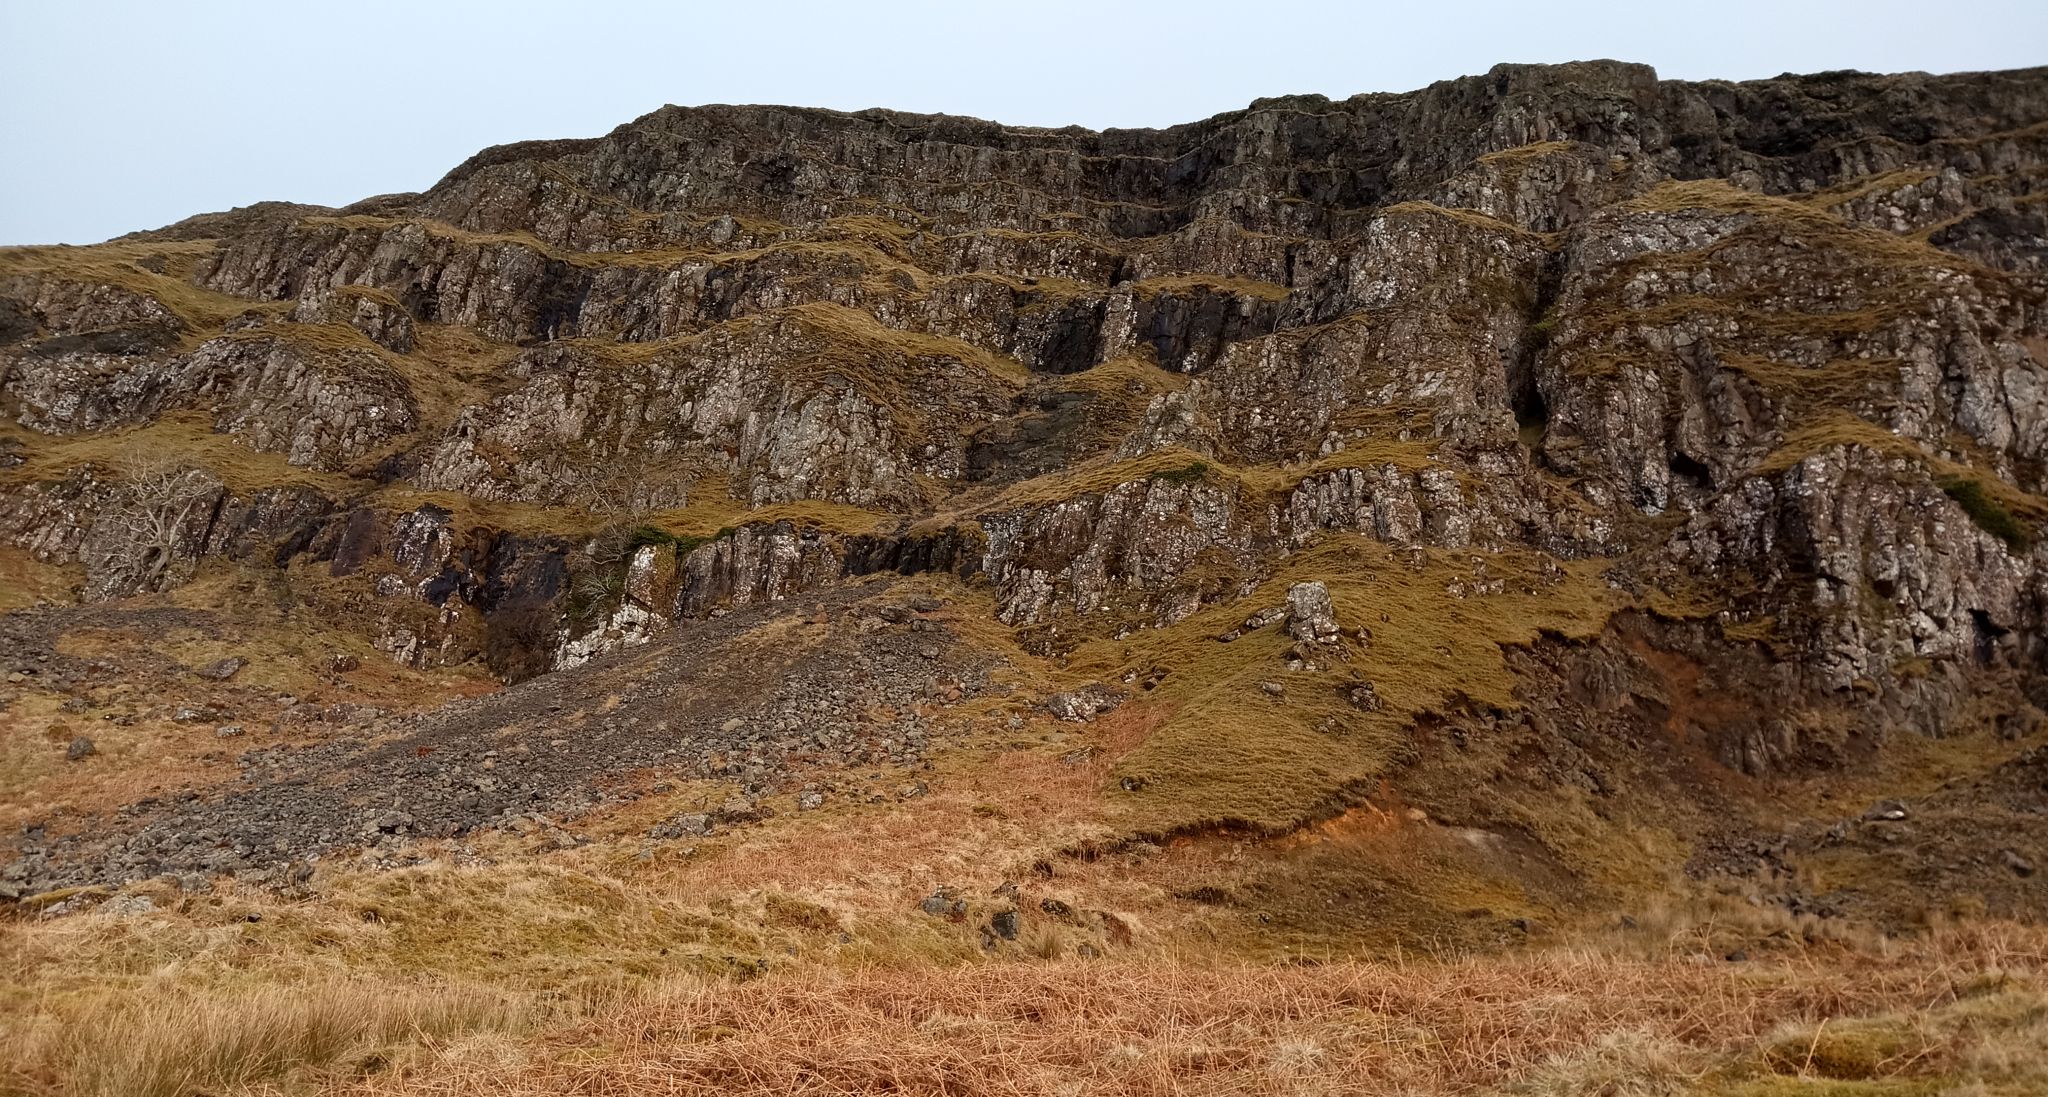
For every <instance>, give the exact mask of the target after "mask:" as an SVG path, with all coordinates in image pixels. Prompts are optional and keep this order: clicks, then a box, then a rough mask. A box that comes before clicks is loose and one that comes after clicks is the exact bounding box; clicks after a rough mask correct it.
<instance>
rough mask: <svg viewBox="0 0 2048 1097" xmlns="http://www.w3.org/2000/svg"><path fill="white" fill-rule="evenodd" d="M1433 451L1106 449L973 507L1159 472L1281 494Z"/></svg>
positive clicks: (1401, 446)
mask: <svg viewBox="0 0 2048 1097" xmlns="http://www.w3.org/2000/svg"><path fill="white" fill-rule="evenodd" d="M1435 450H1436V444H1435V442H1434V440H1432V439H1415V440H1410V441H1401V440H1398V439H1393V438H1366V439H1354V440H1353V441H1352V443H1351V445H1350V446H1348V447H1347V448H1345V449H1343V450H1341V451H1338V452H1336V453H1327V454H1323V455H1321V456H1318V457H1316V458H1314V459H1313V460H1310V461H1304V462H1301V463H1299V464H1283V465H1250V466H1238V465H1231V464H1228V463H1226V462H1223V461H1219V460H1217V459H1215V458H1213V457H1208V456H1205V455H1203V454H1200V453H1196V452H1195V451H1193V450H1189V449H1183V448H1181V447H1178V446H1169V447H1167V448H1164V449H1157V450H1153V451H1152V452H1150V453H1146V454H1143V455H1141V456H1137V457H1118V456H1116V455H1115V454H1104V455H1101V456H1098V457H1092V458H1089V459H1087V460H1085V461H1078V462H1075V463H1074V464H1073V465H1071V466H1069V467H1068V468H1065V469H1062V470H1060V471H1058V472H1053V473H1047V474H1046V475H1044V476H1037V477H1033V478H1031V479H1029V480H1025V481H1023V482H1021V483H1018V484H1013V485H1011V486H1010V487H1008V488H1005V489H1003V491H1001V492H1000V493H998V494H997V495H996V496H995V497H994V498H993V499H990V500H988V501H987V502H986V503H983V504H981V505H979V506H977V507H976V508H975V509H977V510H980V511H983V512H986V513H995V512H999V511H1005V510H1015V509H1018V508H1022V507H1028V506H1040V505H1043V504H1046V503H1058V502H1063V501H1065V500H1068V499H1075V498H1079V497H1080V496H1083V495H1099V494H1102V493H1104V492H1107V491H1110V490H1112V489H1114V488H1118V487H1121V486H1123V485H1124V484H1129V483H1133V482H1136V481H1143V480H1150V479H1158V478H1161V477H1167V478H1172V479H1175V480H1176V481H1177V482H1183V483H1187V482H1195V481H1200V482H1203V483H1208V484H1215V485H1236V486H1237V487H1239V488H1240V489H1242V490H1244V491H1246V492H1249V493H1252V494H1256V495H1282V494H1285V493H1287V492H1290V491H1292V490H1294V488H1295V487H1296V486H1297V485H1299V484H1300V483H1301V482H1302V481H1303V480H1304V479H1307V478H1308V477H1310V476H1314V475H1317V474H1318V473H1323V472H1328V471H1330V470H1332V469H1340V468H1379V467H1382V466H1385V465H1393V466H1394V467H1396V468H1399V469H1402V470H1404V471H1408V472H1415V471H1420V470H1421V469H1423V468H1426V467H1428V465H1429V463H1430V458H1431V456H1432V454H1434V453H1435Z"/></svg>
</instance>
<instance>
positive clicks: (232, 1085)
mask: <svg viewBox="0 0 2048 1097" xmlns="http://www.w3.org/2000/svg"><path fill="white" fill-rule="evenodd" d="M531 1009H532V1006H531V1004H530V1003H527V1002H524V1001H522V1000H520V999H517V998H513V997H509V996H506V995H503V994H499V993H493V992H488V991H478V990H476V989H473V988H461V989H457V988H409V987H402V986H394V985H391V984H388V983H377V982H343V981H334V982H324V983H319V984H313V985H307V986H295V987H286V986H259V987H253V988H247V989H243V990H239V991H235V992H231V993H223V992H220V991H215V992H212V993H202V994H193V993H181V992H176V991H171V992H162V991H155V992H147V993H141V994H133V995H126V994H100V995H94V996H90V997H87V998H84V999H82V1000H74V1001H70V1002H66V1003H64V1004H62V1005H60V1006H57V1007H55V1008H53V1009H52V1010H51V1011H49V1012H47V1013H44V1014H43V1015H41V1016H40V1017H38V1018H37V1019H36V1023H32V1024H29V1025H25V1026H23V1027H20V1028H16V1029H12V1030H10V1031H7V1032H5V1033H0V1061H4V1062H5V1063H6V1064H7V1065H6V1066H5V1068H4V1073H0V1092H8V1093H18V1094H22V1095H31V1094H33V1095H42V1094H50V1095H55V1094H66V1095H72V1097H192V1095H193V1094H202V1093H219V1092H223V1091H226V1092H237V1093H242V1092H249V1091H250V1090H251V1089H252V1088H254V1087H257V1086H260V1085H264V1084H266V1083H270V1082H273V1081H277V1080H279V1079H283V1078H288V1077H291V1076H293V1075H298V1076H300V1077H302V1078H303V1077H305V1076H306V1075H308V1074H309V1073H312V1072H321V1071H341V1072H344V1073H363V1072H368V1071H375V1070H378V1069H382V1067H383V1066H385V1065H386V1063H387V1058H386V1057H387V1055H389V1054H391V1053H392V1052H393V1051H394V1050H396V1049H397V1048H398V1047H400V1046H403V1045H406V1044H410V1043H413V1042H416V1041H420V1040H425V1039H435V1038H446V1037H451V1036H458V1035H462V1034H465V1033H470V1032H476V1031H480V1030H484V1031H508V1030H512V1029H515V1028H516V1027H517V1026H518V1025H519V1024H520V1023H521V1021H522V1020H523V1019H524V1017H525V1016H526V1015H527V1014H528V1013H529V1011H530V1010H531Z"/></svg>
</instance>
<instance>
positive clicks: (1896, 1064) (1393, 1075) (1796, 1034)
mask: <svg viewBox="0 0 2048 1097" xmlns="http://www.w3.org/2000/svg"><path fill="white" fill-rule="evenodd" d="M2042 944H2043V937H2042V935H2041V933H2040V931H2038V930H2031V931H2021V930H2011V929H1998V930H1987V931H1982V932H1977V933H1972V934H1951V935H1947V936H1943V937H1940V938H1937V939H1931V940H1927V941H1923V942H1919V943H1916V944H1913V945H1910V946H1904V947H1900V948H1896V949H1893V950H1888V951H1876V952H1854V951H1849V950H1844V949H1833V948H1831V949H1826V950H1821V951H1816V952H1813V953H1809V954H1803V955H1801V956H1798V957H1796V958H1792V959H1788V960H1784V961H1780V962H1772V963H1764V964H1727V963H1719V962H1695V961H1693V960H1692V959H1690V958H1675V957H1663V958H1656V959H1641V960H1637V959H1623V958H1619V957H1617V956H1616V955H1614V954H1612V953H1609V952H1604V951H1598V950H1561V951H1554V952H1547V953H1541V954H1533V955H1522V956H1515V957H1507V958H1492V959H1484V960H1468V961H1458V962H1434V961H1421V962H1410V963H1396V962H1390V963H1345V964H1333V965H1328V966H1307V967H1303V966H1278V965H1269V966H1247V965H1237V964H1205V963H1196V962H1173V961H1168V962H1160V963H1150V964H1139V963H1129V962H1119V961H1099V962H1088V961H1079V960H1074V961H1056V962H1050V963H1030V962H1021V963H1003V964H976V965H965V966H953V967H945V968H935V969H927V970H923V971H914V972H906V971H902V970H853V971H828V970H811V971H806V972H801V973H797V974H792V975H787V976H776V977H770V978H765V979H760V980H756V981H753V982H748V983H744V984H739V985H733V984H730V983H718V984H711V985H685V986H681V987H677V988H672V989H669V990H666V991H663V992H659V993H656V994H653V995H651V996H649V997H648V998H647V999H645V1000H638V1001H632V1002H628V1003H623V1004H621V1005H619V1006H617V1007H614V1008H612V1009H608V1010H603V1011H600V1012H599V1014H598V1015H597V1016H595V1017H593V1018H592V1019H591V1020H589V1021H587V1022H584V1023H581V1024H577V1025H574V1026H570V1027H568V1028H566V1029H563V1030H560V1031H557V1032H554V1033H551V1034H549V1035H547V1036H546V1037H544V1038H543V1039H541V1040H539V1041H536V1042H535V1043H533V1044H531V1045H529V1046H528V1047H527V1048H525V1050H524V1054H523V1055H522V1056H521V1061H520V1062H519V1063H518V1065H517V1066H516V1067H512V1068H510V1069H507V1068H506V1067H505V1065H504V1064H502V1063H497V1064H475V1063H468V1062H464V1061H462V1060H461V1059H460V1058H459V1057H454V1056H450V1057H447V1058H445V1059H443V1061H441V1062H439V1063H436V1064H434V1065H432V1066H428V1067H426V1068H424V1069H418V1070H404V1071H398V1072H394V1073H392V1074H389V1075H386V1076H383V1077H381V1078H375V1079H368V1080H365V1081H363V1082H362V1083H361V1084H360V1085H359V1086H357V1087H356V1088H355V1089H353V1090H352V1092H358V1093H367V1094H378V1095H390V1097H397V1095H426V1094H465V1095H469V1094H506V1095H511V1094H522V1095H523V1094H536V1095H537V1094H563V1093H583V1094H600V1093H601V1094H618V1095H626V1094H633V1095H638V1094H682V1093H725V1094H807V1093H818V1094H822V1093H907V1094H1016V1095H1023V1094H1046V1095H1054V1094H1060V1095H1065V1094H1212V1093H1213V1094H1224V1093H1229V1094H1318V1093H1333V1094H1334V1093H1356V1094H1366V1093H1402V1094H1469V1093H1483V1092H1495V1091H1498V1090H1500V1089H1501V1088H1504V1087H1513V1088H1514V1089H1516V1090H1518V1091H1521V1092H1533V1093H1552V1094H1581V1093H1606V1094H1674V1095H1675V1094H1680V1093H1711V1092H1830V1093H1844V1094H1847V1093H1857V1094H1870V1095H1876V1094H1881V1093H1898V1092H1916V1091H1918V1092H1926V1091H1929V1090H1930V1089H1931V1085H1932V1084H1933V1083H1940V1084H1944V1085H1946V1084H1955V1083H1964V1082H1968V1083H1974V1084H1980V1085H1987V1086H1999V1087H2006V1086H2010V1087H2012V1088H2009V1089H2005V1090H2004V1091H2005V1092H2012V1093H2020V1092H2039V1091H2038V1089H2025V1088H2021V1087H2026V1086H2032V1085H2038V1084H2040V1083H2042V1082H2043V1081H2048V1075H2044V1074H2043V1073H2042V1070H2043V1066H2044V1064H2043V1062H2042V1057H2041V1056H2040V1054H2039V1052H2038V1047H2037V1046H2036V1047H2035V1050H2034V1051H2032V1052H2029V1051H2028V1048H2029V1046H2030V1045H2031V1042H2032V1041H2033V1040H2035V1039H2036V1038H2038V1036H2039V1035H2040V1033H2041V1031H2042V1017H2043V1015H2044V1014H2043V1010H2044V1006H2048V1000H2044V998H2043V997H2042V994H2041V991H2040V989H2039V983H2038V980H2039V978H2040V976H2041V974H2042V965H2043V961H2044V954H2043V951H2042ZM1848 1018H1865V1020H1862V1021H1860V1022H1858V1023H1857V1024H1855V1025H1853V1026H1851V1027H1850V1029H1848V1031H1852V1032H1865V1033H1868V1032H1873V1031H1876V1032H1883V1033H1886V1034H1888V1035H1887V1036H1886V1037H1885V1039H1884V1040H1883V1041H1881V1042H1880V1043H1879V1052H1878V1053H1877V1054H1875V1055H1871V1056H1864V1057H1860V1058H1859V1057H1858V1050H1857V1048H1855V1047H1854V1046H1851V1045H1848V1044H1844V1045H1842V1046H1840V1047H1838V1046H1837V1044H1836V1043H1834V1042H1831V1040H1833V1037H1831V1036H1830V1035H1829V1034H1828V1030H1829V1029H1834V1030H1835V1031H1837V1032H1839V1031H1844V1030H1843V1029H1842V1028H1841V1027H1840V1026H1842V1025H1843V1023H1844V1020H1845V1019H1848ZM1802 1040H1804V1042H1805V1043H1806V1044H1807V1045H1808V1046H1809V1047H1811V1048H1812V1049H1813V1050H1812V1053H1811V1054H1806V1053H1803V1052H1799V1051H1798V1045H1800V1044H1801V1042H1802ZM1887 1048H1907V1049H1912V1050H1910V1051H1908V1052H1907V1053H1904V1054H1893V1053H1890V1052H1887V1051H1885V1050H1884V1049H1887ZM1914 1052H1918V1053H1917V1054H1915V1053H1914ZM1834 1063H1847V1064H1850V1066H1849V1067H1848V1068H1846V1069H1844V1070H1843V1071H1841V1072H1840V1073H1847V1074H1851V1075H1852V1077H1853V1078H1855V1079H1856V1080H1858V1081H1862V1082H1870V1083H1875V1084H1876V1085H1878V1086H1884V1087H1890V1086H1892V1085H1894V1084H1900V1085H1910V1086H1914V1087H1915V1088H1914V1089H1910V1090H1908V1089H1897V1088H1866V1089H1862V1090H1855V1089H1834V1088H1823V1087H1825V1086H1827V1085H1828V1083H1827V1081H1826V1079H1827V1078H1828V1070H1829V1069H1830V1064H1834ZM1808 1083H1812V1085H1811V1086H1810V1087H1809V1085H1808ZM1998 1091H1999V1090H1992V1091H1991V1092H1998Z"/></svg>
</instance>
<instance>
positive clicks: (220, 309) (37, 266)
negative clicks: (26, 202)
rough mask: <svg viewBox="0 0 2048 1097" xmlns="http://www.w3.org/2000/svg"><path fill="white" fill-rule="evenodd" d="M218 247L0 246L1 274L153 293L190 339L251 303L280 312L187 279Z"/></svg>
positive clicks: (187, 244)
mask: <svg viewBox="0 0 2048 1097" xmlns="http://www.w3.org/2000/svg"><path fill="white" fill-rule="evenodd" d="M216 250H218V245H217V244H216V243H215V242H214V241H212V240H191V241H133V242H127V243H107V244H92V245H88V246H84V247H76V246H72V245H69V244H51V245H46V246H36V247H11V248H0V278H8V277H11V276H17V275H20V276H30V277H45V278H56V279H61V280H64V281H71V282H88V283H98V284H103V285H110V286H114V287H117V288H119V289H123V290H127V291H128V292H130V293H134V294H139V295H141V296H143V297H149V298H152V299H154V300H155V301H157V302H158V303H159V304H161V305H163V306H164V307H165V308H166V309H169V310H170V311H171V313H172V314H174V315H175V316H177V317H178V319H179V320H180V321H181V322H183V323H184V325H185V327H186V329H187V341H188V342H191V341H193V340H195V339H197V338H201V337H203V336H204V334H205V333H209V332H212V331H215V330H217V329H219V328H220V327H221V325H223V324H226V323H227V322H228V321H229V320H232V319H234V318H235V317H236V316H239V315H241V314H242V313H244V312H247V311H249V310H250V309H252V308H266V309H268V310H270V311H273V312H281V311H283V309H284V308H285V307H286V306H284V305H282V304H275V303H273V304H268V305H264V304H259V303H258V302H255V301H249V300H244V299H243V298H239V297H230V296H228V295H227V294H224V293H218V292H215V291H213V290H209V289H205V288H203V287H200V286H196V285H193V284H192V283H191V282H190V281H188V280H186V278H185V275H186V274H187V273H189V272H190V270H191V268H192V266H193V265H194V264H195V263H197V262H198V261H199V260H201V259H203V258H205V257H206V256H209V255H211V254H213V253H214V252H215V251H216ZM144 263H148V264H150V265H149V266H148V267H145V266H143V265H142V264H144ZM152 268H154V269H152Z"/></svg>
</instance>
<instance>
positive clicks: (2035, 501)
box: [1753, 411, 2048, 536]
mask: <svg viewBox="0 0 2048 1097" xmlns="http://www.w3.org/2000/svg"><path fill="white" fill-rule="evenodd" d="M1837 446H1860V447H1862V448H1864V449H1868V450H1872V451H1875V452H1877V453H1881V454H1883V455H1885V456H1887V457H1893V458H1900V459H1903V460H1907V461H1911V462H1914V463H1916V464H1919V465H1921V466H1923V467H1924V468H1925V469H1926V470H1927V472H1928V474H1929V475H1930V476H1932V477H1933V478H1934V479H1935V480H1936V481H1937V482H1939V483H1941V484H1942V485H1943V487H1944V489H1945V490H1947V491H1948V492H1949V494H1950V495H1951V496H1953V497H1955V498H1956V499H1957V502H1958V503H1960V504H1962V505H1963V506H1964V508H1965V509H1966V510H1968V511H1970V516H1971V518H1972V520H1974V521H1977V522H1978V523H1979V524H1983V525H1987V528H1989V527H1991V526H1996V525H2002V524H2003V522H2001V521H2000V520H1998V519H1997V518H1996V517H1994V516H1995V515H1997V514H1999V513H2003V514H2005V515H2006V517H2005V519H2004V520H2003V521H2004V522H2015V521H2016V522H2023V523H2025V524H2026V525H2028V526H2038V525H2039V524H2040V523H2042V522H2048V498H2043V497H2041V496H2038V495H2034V494H2032V493H2030V492H2026V491H2022V490H2020V489H2019V488H2016V487H2014V486H2013V485H2011V484H2009V483H2007V482H2005V481H2004V480H2003V479H2000V478H1999V477H1997V476H1994V475H1992V474H1990V473H1987V472H1984V471H1982V470H1980V469H1978V468H1976V467H1974V466H1971V465H1967V464H1963V463H1961V462H1958V461H1951V460H1948V459H1947V458H1944V457H1939V456H1936V455H1935V454H1933V453H1930V452H1928V450H1927V449H1926V448H1925V447H1924V446H1922V445H1921V444H1920V443H1919V442H1917V441H1915V440H1913V439H1911V438H1907V437H1904V436H1903V435H1899V434H1895V433H1893V432H1892V431H1890V430H1888V429H1886V428H1885V427H1883V426H1880V425H1878V424H1876V423H1873V422H1871V421H1869V420H1867V419H1864V418H1861V417H1860V416H1857V415H1853V414H1851V413H1849V412H1845V411H1836V412H1830V413H1827V414H1823V415H1820V416H1817V417H1816V418H1815V419H1814V420H1813V421H1812V422H1810V423H1808V424H1807V425H1806V426H1803V427H1800V428H1798V429H1797V430H1794V431H1791V432H1790V433H1788V434H1787V435H1786V436H1785V440H1784V442H1783V443H1782V444H1781V445H1779V447H1778V448H1777V449H1776V450H1773V451H1772V452H1771V453H1770V454H1769V455H1768V456H1766V457H1765V458H1764V459H1763V460H1762V461H1761V462H1759V463H1758V465H1757V467H1756V468H1755V469H1754V470H1753V471H1754V472H1755V473H1757V474H1759V475H1769V474H1772V473H1777V472H1783V471H1784V470H1786V469H1789V468H1791V467H1792V466H1793V465H1796V464H1798V463H1799V462H1801V461H1803V460H1805V459H1807V458H1808V457H1812V456H1814V455H1815V454H1818V453H1822V452H1824V451H1826V450H1829V449H1833V448H1835V447H1837ZM1990 531H1991V532H1993V533H1999V535H2000V536H2005V534H2004V533H2000V531H1999V530H1998V529H1995V528H1993V529H1990Z"/></svg>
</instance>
